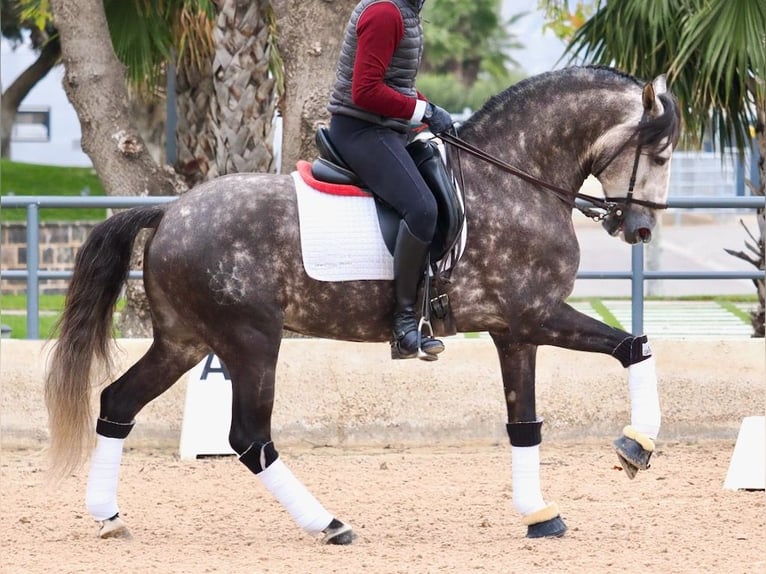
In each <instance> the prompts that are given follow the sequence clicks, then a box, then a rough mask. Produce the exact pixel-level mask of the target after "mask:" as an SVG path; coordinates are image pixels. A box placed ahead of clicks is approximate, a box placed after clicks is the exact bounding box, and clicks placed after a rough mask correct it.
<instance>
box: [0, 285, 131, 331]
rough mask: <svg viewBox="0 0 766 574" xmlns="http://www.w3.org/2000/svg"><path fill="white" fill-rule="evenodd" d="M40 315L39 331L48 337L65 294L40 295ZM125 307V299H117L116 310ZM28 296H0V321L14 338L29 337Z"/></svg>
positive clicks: (57, 316) (56, 319)
mask: <svg viewBox="0 0 766 574" xmlns="http://www.w3.org/2000/svg"><path fill="white" fill-rule="evenodd" d="M39 305H40V316H39V321H38V324H37V332H38V334H39V336H40V338H41V339H47V338H48V337H49V335H50V334H51V333H53V334H54V335H55V334H56V333H54V331H53V328H54V327H55V325H56V321H58V318H59V316H60V315H61V310H62V309H63V308H64V295H40V300H39ZM124 307H125V300H124V299H120V300H119V301H117V309H116V311H120V310H122V309H123V308H124ZM26 309H27V296H26V295H6V294H3V295H2V298H0V323H2V324H3V325H7V326H8V327H10V328H11V338H12V339H26V337H27V313H26Z"/></svg>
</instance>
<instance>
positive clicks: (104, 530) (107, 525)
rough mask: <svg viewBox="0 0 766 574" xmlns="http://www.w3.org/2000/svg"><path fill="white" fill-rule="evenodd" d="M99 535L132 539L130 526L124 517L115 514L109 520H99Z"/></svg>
mask: <svg viewBox="0 0 766 574" xmlns="http://www.w3.org/2000/svg"><path fill="white" fill-rule="evenodd" d="M98 537H99V538H126V539H130V538H131V535H130V531H129V530H128V527H127V526H126V525H125V523H124V522H123V521H122V518H120V517H119V516H115V517H114V518H110V519H109V520H102V521H101V522H99V529H98Z"/></svg>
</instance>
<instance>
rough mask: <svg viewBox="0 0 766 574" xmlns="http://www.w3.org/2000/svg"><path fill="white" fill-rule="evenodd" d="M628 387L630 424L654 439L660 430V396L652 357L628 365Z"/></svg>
mask: <svg viewBox="0 0 766 574" xmlns="http://www.w3.org/2000/svg"><path fill="white" fill-rule="evenodd" d="M628 387H629V388H630V424H631V425H632V426H633V427H634V428H635V429H636V430H637V431H639V432H642V433H644V434H646V435H648V436H649V437H650V438H652V439H656V438H657V435H658V434H659V432H660V419H661V416H660V397H659V394H658V392H657V372H656V369H655V363H654V357H649V358H648V359H645V360H643V361H641V362H640V363H636V364H635V365H630V366H629V367H628Z"/></svg>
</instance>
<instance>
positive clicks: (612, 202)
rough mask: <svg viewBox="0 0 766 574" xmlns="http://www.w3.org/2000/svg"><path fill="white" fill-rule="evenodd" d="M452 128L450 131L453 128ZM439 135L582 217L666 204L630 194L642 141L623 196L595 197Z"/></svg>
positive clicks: (601, 216) (450, 135) (598, 218)
mask: <svg viewBox="0 0 766 574" xmlns="http://www.w3.org/2000/svg"><path fill="white" fill-rule="evenodd" d="M645 120H646V115H645V114H644V116H642V118H641V122H639V125H641V124H642V123H643V122H644V121H645ZM453 131H454V130H453ZM635 137H636V134H633V135H632V136H631V137H630V138H629V139H628V140H626V141H625V143H623V144H622V145H621V146H620V147H619V148H618V149H617V151H616V152H615V153H614V154H613V155H612V156H611V157H610V158H609V161H608V162H606V163H605V164H604V166H603V167H602V168H601V169H599V170H598V172H595V173H594V174H593V175H594V176H595V177H598V176H599V174H601V173H602V172H603V171H604V170H605V169H606V168H607V167H608V166H609V165H610V164H611V163H612V162H613V161H614V160H615V158H616V157H617V156H618V155H620V153H622V150H624V149H625V147H627V145H628V144H629V143H630V142H631V141H633V139H634V138H635ZM439 138H441V139H442V140H443V141H444V142H446V143H448V144H449V145H452V146H455V147H456V148H458V149H460V150H463V151H465V152H467V153H469V154H471V155H473V156H475V157H477V158H479V159H481V160H483V161H486V162H487V163H490V164H492V165H494V166H495V167H497V168H499V169H501V170H503V171H505V172H508V173H510V174H512V175H514V176H516V177H518V178H520V179H523V180H524V181H526V182H528V183H531V184H533V185H539V186H540V187H544V188H545V189H547V190H549V191H551V192H553V194H554V195H555V196H556V197H558V198H559V199H560V200H562V201H563V202H564V203H566V204H567V205H569V206H571V207H576V208H577V209H579V210H580V211H581V212H582V213H583V214H584V215H585V216H587V217H589V218H591V219H593V220H595V221H602V220H603V219H605V218H607V217H610V216H611V217H614V218H622V217H624V208H625V207H628V206H629V205H631V204H635V205H641V206H643V207H649V208H651V209H667V207H668V204H667V203H657V202H655V201H648V200H645V199H637V198H635V197H633V190H634V188H635V186H636V174H637V173H638V163H639V161H640V159H641V150H642V148H643V145H642V144H639V145H638V146H636V154H635V158H634V160H633V171H632V173H631V175H630V182H629V184H628V193H627V194H626V195H625V197H605V198H600V197H595V196H592V195H588V194H585V193H580V192H579V191H574V190H572V189H566V188H563V187H559V186H557V185H554V184H552V183H548V182H546V181H543V180H541V179H538V178H536V177H535V176H533V175H530V174H528V173H527V172H525V171H523V170H521V169H519V168H517V167H514V166H512V165H511V164H509V163H507V162H505V161H503V160H501V159H499V158H497V157H495V156H493V155H491V154H489V153H487V152H486V151H484V150H482V149H480V148H478V147H476V146H474V145H473V144H470V143H468V142H467V141H465V140H463V139H460V138H459V137H458V136H457V135H456V133H450V132H443V133H441V134H439ZM461 179H462V170H461ZM462 185H463V182H461V186H462ZM577 199H582V200H584V201H587V202H588V203H590V204H591V205H592V207H584V206H579V205H577V203H576V200H577Z"/></svg>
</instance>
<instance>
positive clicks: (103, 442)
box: [85, 434, 125, 521]
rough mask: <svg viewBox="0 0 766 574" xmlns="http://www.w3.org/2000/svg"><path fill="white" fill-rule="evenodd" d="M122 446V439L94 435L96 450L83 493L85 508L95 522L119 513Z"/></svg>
mask: <svg viewBox="0 0 766 574" xmlns="http://www.w3.org/2000/svg"><path fill="white" fill-rule="evenodd" d="M124 444H125V439H124V438H109V437H105V436H101V435H99V434H97V435H96V448H95V450H94V451H93V456H92V458H91V461H90V473H89V474H88V487H87V490H86V492H85V506H86V507H87V509H88V512H90V513H91V514H92V515H93V518H95V519H96V520H99V521H100V520H106V519H107V518H111V517H112V516H114V515H115V514H117V513H118V512H119V510H118V508H117V479H118V477H119V473H120V461H121V460H122V447H123V445H124Z"/></svg>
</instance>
